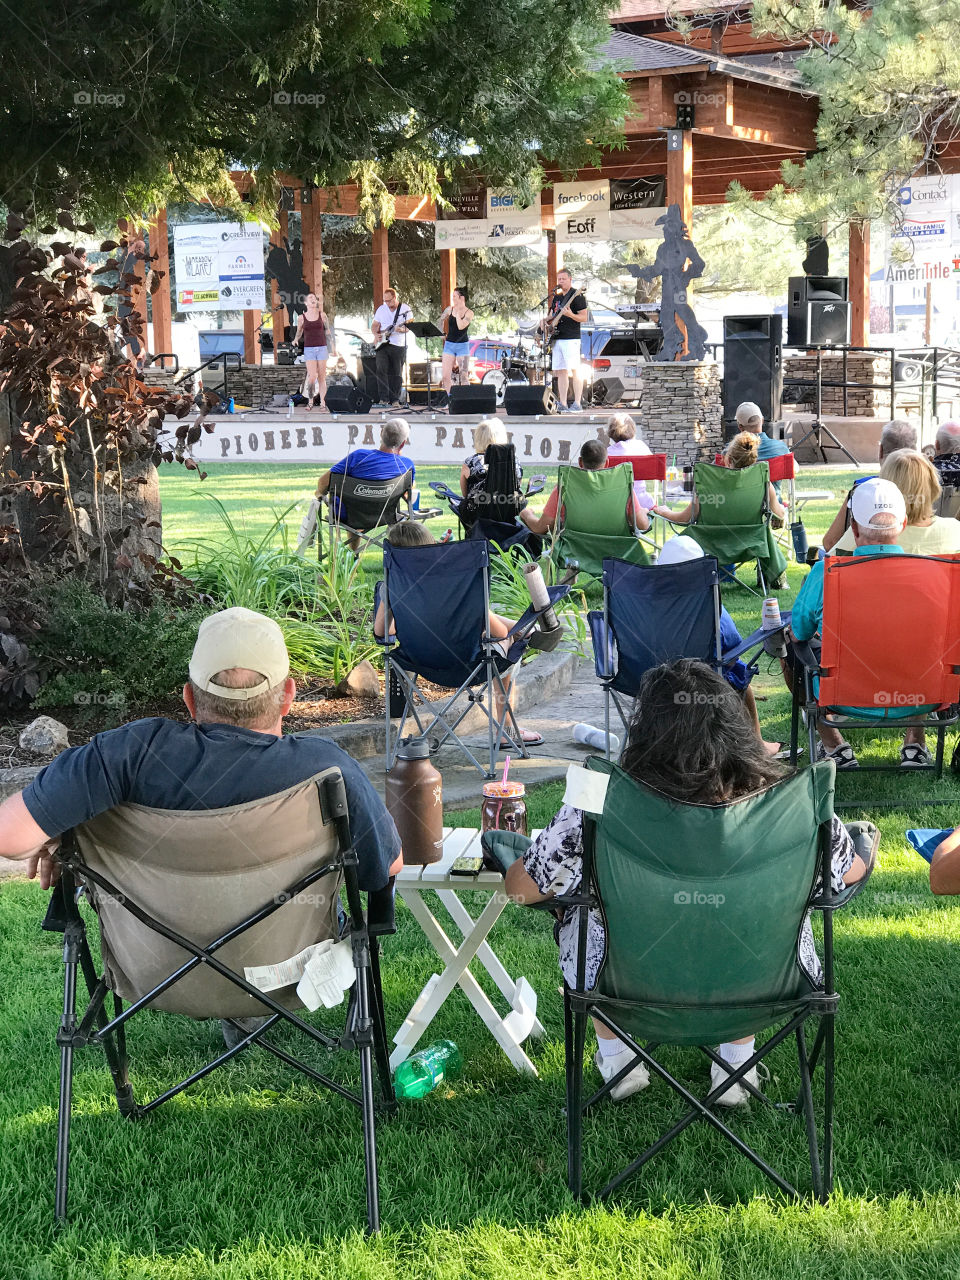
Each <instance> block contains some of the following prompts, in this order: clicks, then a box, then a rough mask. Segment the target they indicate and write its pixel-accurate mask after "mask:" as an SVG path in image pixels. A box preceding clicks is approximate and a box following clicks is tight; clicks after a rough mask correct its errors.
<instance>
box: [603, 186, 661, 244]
mask: <svg viewBox="0 0 960 1280" xmlns="http://www.w3.org/2000/svg"><path fill="white" fill-rule="evenodd" d="M666 197H667V179H666V175H665V174H656V175H655V176H654V177H652V178H629V179H624V178H611V180H610V239H611V240H659V239H661V238H662V235H663V229H662V228H661V227H658V226H657V219H658V218H659V217H661V216H662V215H663V214H664V212H665V211H666Z"/></svg>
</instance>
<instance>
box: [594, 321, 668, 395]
mask: <svg viewBox="0 0 960 1280" xmlns="http://www.w3.org/2000/svg"><path fill="white" fill-rule="evenodd" d="M580 346H581V350H582V351H583V357H584V363H585V364H586V365H587V366H588V368H589V381H590V383H591V385H592V384H593V383H594V382H596V381H597V379H602V378H619V379H620V381H621V382H622V383H623V397H622V398H623V401H624V403H626V404H636V403H637V402H638V401H639V399H640V388H641V385H642V382H643V366H644V365H645V364H646V363H647V362H648V361H650V360H652V359H653V358H654V356H656V354H657V353H658V352H659V350H660V348H661V347H662V346H663V332H662V330H661V329H660V328H659V326H658V325H653V324H641V325H638V326H637V328H636V331H634V328H633V326H632V325H631V326H630V327H629V328H626V327H621V328H619V329H593V330H590V331H585V332H584V333H583V335H582V337H581V340H580ZM585 394H586V393H585ZM592 398H593V397H592V394H591V396H590V399H592Z"/></svg>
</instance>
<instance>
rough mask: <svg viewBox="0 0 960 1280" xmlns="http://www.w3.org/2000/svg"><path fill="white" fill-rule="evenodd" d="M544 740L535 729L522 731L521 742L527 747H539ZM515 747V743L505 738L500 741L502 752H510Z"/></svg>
mask: <svg viewBox="0 0 960 1280" xmlns="http://www.w3.org/2000/svg"><path fill="white" fill-rule="evenodd" d="M543 740H544V738H543V734H542V733H537V732H536V730H535V729H521V730H520V741H521V742H522V743H523V745H524V746H525V747H539V746H540V744H541V743H542V742H543ZM514 745H515V744H514V743H513V742H510V741H509V740H507V739H504V738H501V739H500V750H501V751H508V750H510V748H511V747H514Z"/></svg>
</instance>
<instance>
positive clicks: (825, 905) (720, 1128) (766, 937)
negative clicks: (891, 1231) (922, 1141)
mask: <svg viewBox="0 0 960 1280" xmlns="http://www.w3.org/2000/svg"><path fill="white" fill-rule="evenodd" d="M587 768H588V769H590V770H591V771H595V772H598V773H601V774H604V775H605V776H606V778H607V779H608V782H607V788H606V794H605V797H604V799H603V800H602V802H601V804H600V806H599V808H600V810H601V811H600V812H599V813H590V812H587V813H585V814H584V841H583V844H584V867H583V879H582V885H583V886H584V887H585V889H586V892H583V891H582V892H581V893H580V894H579V895H577V896H575V897H571V898H569V899H564V898H559V899H553V900H552V901H551V902H550V903H549V904H548V905H549V906H551V907H554V908H556V907H557V906H560V907H565V906H570V907H573V908H574V909H576V910H577V911H578V912H579V930H580V933H579V946H578V954H579V960H578V965H579V969H578V980H577V983H576V986H575V987H573V988H570V987H567V986H566V985H565V987H564V1015H565V1018H564V1022H565V1041H566V1078H567V1105H566V1112H567V1167H568V1181H569V1187H570V1191H571V1193H572V1194H573V1195H574V1196H575V1197H577V1199H582V1198H583V1186H582V1142H583V1117H584V1114H585V1113H586V1112H587V1111H589V1110H590V1109H591V1108H592V1107H593V1106H595V1105H596V1103H597V1102H599V1101H600V1100H601V1099H602V1098H604V1097H605V1096H606V1095H607V1094H608V1093H609V1092H610V1090H611V1089H612V1088H613V1087H614V1086H615V1085H616V1084H618V1083H619V1082H620V1080H621V1079H623V1078H624V1077H625V1076H626V1075H627V1074H628V1072H629V1071H631V1070H632V1069H633V1068H634V1067H635V1066H636V1065H637V1062H638V1060H639V1061H641V1062H642V1063H643V1064H644V1065H645V1066H646V1067H647V1069H648V1070H649V1071H650V1073H651V1075H655V1076H658V1077H659V1078H660V1079H661V1080H663V1081H664V1082H665V1083H666V1084H667V1085H668V1086H669V1088H670V1089H671V1090H673V1092H675V1093H676V1094H677V1095H678V1096H679V1097H680V1098H681V1099H682V1100H683V1102H684V1104H685V1106H686V1108H687V1110H686V1111H685V1114H684V1115H682V1116H681V1117H680V1118H678V1119H677V1121H676V1123H675V1124H673V1125H672V1126H671V1127H670V1128H669V1129H668V1130H667V1131H666V1132H665V1133H664V1134H663V1135H662V1136H661V1137H660V1138H659V1139H658V1140H657V1141H656V1142H654V1143H653V1144H652V1145H651V1146H649V1147H647V1148H646V1150H644V1151H643V1152H641V1154H640V1155H638V1156H637V1157H636V1158H635V1159H634V1160H632V1161H630V1163H629V1164H627V1165H626V1166H625V1168H623V1169H622V1170H620V1172H618V1173H617V1174H616V1175H615V1176H614V1177H612V1178H611V1179H610V1180H609V1181H608V1182H607V1183H606V1185H605V1186H604V1187H603V1188H602V1190H601V1191H600V1192H599V1195H598V1197H597V1198H599V1199H606V1198H607V1197H608V1196H609V1195H611V1194H612V1193H613V1192H614V1191H615V1190H616V1189H617V1188H618V1187H619V1186H620V1185H621V1184H622V1183H623V1182H625V1181H626V1180H627V1179H628V1178H630V1177H633V1176H634V1175H635V1174H636V1173H638V1172H639V1171H640V1169H642V1168H643V1166H644V1165H645V1164H646V1163H647V1162H648V1161H649V1160H650V1159H652V1158H653V1157H654V1156H655V1155H656V1154H657V1153H658V1152H659V1151H660V1150H662V1148H663V1147H664V1146H666V1145H667V1143H668V1142H671V1141H672V1140H673V1139H674V1138H676V1137H677V1136H678V1135H679V1134H680V1133H682V1132H683V1131H684V1130H685V1129H686V1128H688V1127H689V1126H690V1125H691V1124H694V1123H696V1122H697V1121H702V1122H704V1123H705V1124H708V1125H710V1126H712V1127H713V1128H714V1129H716V1130H717V1132H718V1133H720V1134H721V1135H722V1136H723V1137H725V1138H726V1139H727V1140H728V1141H729V1142H731V1143H732V1144H733V1146H734V1147H735V1148H736V1149H737V1150H738V1151H739V1152H740V1153H741V1154H742V1155H745V1156H746V1157H747V1158H748V1159H749V1160H751V1161H752V1162H753V1163H754V1164H755V1165H756V1167H757V1168H758V1169H760V1171H761V1172H762V1173H764V1174H765V1175H766V1176H767V1177H768V1178H770V1179H771V1180H772V1181H773V1182H774V1183H775V1184H776V1185H777V1186H778V1187H779V1188H780V1189H781V1190H782V1191H784V1192H785V1193H786V1194H788V1195H791V1196H797V1195H799V1194H800V1193H799V1191H798V1190H797V1188H796V1187H795V1186H794V1185H793V1184H792V1183H791V1182H789V1181H788V1180H787V1178H786V1177H784V1176H783V1174H782V1173H779V1172H777V1170H775V1169H774V1168H773V1167H772V1166H771V1165H770V1164H768V1163H767V1161H765V1160H764V1159H763V1158H762V1157H761V1156H760V1155H759V1154H758V1153H757V1152H756V1151H755V1150H754V1149H753V1148H752V1147H750V1146H749V1145H748V1144H747V1143H746V1142H745V1141H744V1140H743V1138H741V1137H740V1136H738V1135H737V1134H736V1133H735V1132H734V1131H733V1129H732V1128H731V1127H730V1126H729V1125H728V1124H727V1123H725V1121H724V1120H722V1119H721V1118H720V1114H719V1111H718V1104H717V1101H716V1099H717V1097H718V1096H720V1095H721V1094H722V1092H724V1091H725V1089H726V1087H727V1084H728V1083H729V1081H733V1082H738V1083H739V1084H741V1085H742V1086H743V1087H744V1088H745V1089H747V1091H748V1092H749V1093H750V1094H751V1095H752V1096H753V1098H755V1099H756V1100H758V1101H759V1102H760V1103H761V1104H763V1105H765V1106H769V1107H770V1108H771V1109H772V1110H776V1111H785V1112H788V1113H797V1114H802V1115H803V1118H804V1124H805V1130H806V1139H807V1145H808V1151H809V1159H810V1172H811V1179H812V1183H813V1191H814V1194H815V1196H816V1197H817V1198H818V1199H819V1200H821V1201H824V1200H826V1199H827V1197H828V1196H829V1194H830V1192H831V1189H832V1187H833V1111H834V1019H835V1014H836V1008H837V1003H838V1000H839V997H838V995H837V993H836V990H835V987H834V956H833V912H834V911H835V910H837V909H838V908H839V907H842V906H845V905H846V904H847V903H848V902H849V901H850V899H851V898H852V897H853V896H854V895H855V893H857V892H858V891H859V890H860V889H861V888H862V887H863V884H864V883H865V882H866V879H867V877H868V876H869V874H870V872H871V870H872V868H873V863H874V861H875V858H876V849H877V844H878V840H879V837H878V833H877V831H876V828H875V827H872V826H870V824H868V823H860V824H856V825H855V826H854V827H853V828H851V829H850V832H851V835H852V836H853V838H854V843H855V844H856V846H857V852H858V853H859V854H860V856H861V857H862V858H863V860H864V862H865V863H866V865H867V876H865V877H864V878H863V880H861V881H860V882H859V883H858V884H857V885H852V886H850V887H848V888H846V889H844V891H843V892H841V893H839V894H834V893H833V892H832V891H831V878H830V865H829V864H830V824H831V818H832V814H833V781H834V768H833V764H832V762H829V761H828V762H824V763H823V764H819V765H817V766H815V767H814V768H813V769H808V770H804V771H803V772H802V773H797V774H793V775H791V776H790V777H788V778H786V779H784V780H783V781H782V782H779V783H777V784H775V785H774V786H772V787H768V788H766V789H765V790H763V791H760V792H756V793H754V794H752V795H750V796H746V797H744V798H743V799H741V800H738V801H734V802H733V803H732V804H728V805H705V804H687V803H685V802H683V801H680V800H675V799H672V798H669V797H667V796H664V795H661V794H660V793H658V792H656V791H653V790H652V789H650V788H648V787H645V786H644V785H643V784H642V783H640V782H638V781H636V780H635V779H634V778H632V777H630V775H629V774H626V773H624V772H623V770H622V769H620V768H619V767H618V766H617V765H615V764H612V763H611V762H610V761H607V760H604V759H603V758H602V757H600V756H594V757H591V758H590V759H589V760H588V761H587ZM590 906H592V907H595V908H599V910H600V911H601V913H602V915H603V919H604V923H605V926H606V955H605V959H604V962H603V965H602V968H601V970H600V973H599V976H598V978H597V985H596V987H595V988H593V989H590V990H587V989H585V983H584V970H585V962H586V945H585V944H586V937H587V908H588V907H590ZM808 910H813V911H820V912H821V913H822V916H823V962H822V963H823V985H822V987H819V988H818V987H816V986H814V985H813V983H812V982H811V980H810V979H809V978H808V977H807V975H806V974H805V973H804V971H803V970H802V969H801V968H800V966H799V964H798V962H797V938H798V935H799V932H800V928H801V925H802V921H803V918H804V916H805V914H806V912H807V911H808ZM588 1016H592V1017H595V1018H597V1019H598V1021H600V1022H601V1023H603V1025H604V1026H605V1027H607V1028H609V1030H610V1031H611V1032H613V1033H614V1034H616V1035H618V1036H620V1038H621V1039H622V1040H624V1041H625V1042H626V1044H627V1045H628V1046H629V1047H630V1049H631V1050H632V1051H633V1053H634V1055H635V1056H634V1057H633V1058H632V1059H631V1061H630V1063H629V1065H628V1066H626V1067H624V1069H623V1071H621V1072H620V1073H619V1074H618V1075H616V1076H615V1077H614V1078H613V1079H612V1080H610V1081H608V1082H607V1083H605V1084H604V1085H603V1087H602V1088H600V1089H599V1090H598V1091H597V1092H595V1093H592V1094H590V1096H588V1097H587V1098H586V1101H584V1099H583V1092H584V1090H583V1057H584V1042H585V1035H586V1026H587V1017H588ZM811 1018H816V1019H817V1021H818V1024H819V1025H818V1026H817V1031H816V1036H815V1039H814V1042H813V1046H812V1048H808V1044H807V1038H806V1024H807V1022H808V1020H809V1019H811ZM773 1028H776V1030H773ZM770 1031H772V1034H770V1035H769V1038H768V1039H766V1040H765V1041H763V1043H760V1044H759V1045H758V1047H757V1049H756V1052H755V1053H754V1055H753V1056H752V1057H751V1058H750V1059H749V1060H748V1061H747V1062H745V1063H744V1064H743V1065H742V1066H740V1067H738V1068H736V1069H731V1071H730V1076H729V1081H727V1082H724V1084H723V1085H722V1086H718V1087H717V1089H716V1090H714V1091H712V1092H708V1093H706V1094H705V1095H704V1096H702V1097H698V1096H697V1094H696V1093H694V1092H692V1091H691V1089H690V1088H689V1087H688V1086H687V1085H685V1084H683V1083H682V1082H681V1080H679V1079H678V1078H677V1077H676V1076H675V1075H674V1074H672V1073H671V1071H670V1070H668V1069H667V1067H666V1066H664V1065H663V1063H662V1062H661V1061H660V1058H659V1057H658V1056H655V1054H656V1051H657V1050H658V1049H659V1047H660V1046H661V1045H670V1046H674V1045H676V1046H696V1047H698V1048H699V1049H700V1050H701V1051H702V1052H703V1053H704V1054H706V1056H707V1057H708V1058H709V1059H710V1060H711V1061H713V1062H719V1061H720V1059H719V1057H718V1055H717V1054H716V1052H715V1051H714V1049H713V1048H712V1046H713V1045H715V1044H717V1043H718V1042H723V1041H729V1040H732V1039H736V1038H739V1037H742V1036H747V1035H750V1034H757V1035H758V1036H760V1033H765V1032H770ZM760 1038H761V1039H762V1037H760ZM789 1038H793V1039H795V1041H796V1052H797V1062H798V1068H799V1091H798V1093H797V1094H796V1095H795V1097H794V1098H793V1099H792V1100H791V1101H789V1102H786V1103H783V1102H781V1103H774V1102H772V1101H771V1100H770V1099H768V1098H766V1097H765V1096H764V1095H763V1094H762V1093H760V1092H759V1091H758V1090H756V1089H754V1088H753V1087H752V1085H751V1084H750V1083H749V1082H748V1081H747V1080H746V1079H744V1077H745V1075H746V1073H747V1072H748V1071H750V1070H752V1069H753V1067H755V1066H756V1065H757V1063H759V1062H761V1061H763V1060H764V1059H765V1058H767V1056H768V1055H769V1054H770V1053H771V1052H772V1051H773V1050H774V1049H775V1048H777V1046H778V1045H780V1044H782V1043H783V1042H784V1041H786V1040H788V1039H789ZM821 1063H822V1068H823V1083H822V1135H823V1136H822V1147H821V1142H820V1135H819V1134H818V1126H817V1115H816V1108H815V1104H814V1079H815V1072H816V1068H817V1066H818V1065H821ZM754 1105H755V1104H754ZM640 1119H641V1117H640V1116H639V1115H638V1116H637V1120H638V1121H639V1120H640Z"/></svg>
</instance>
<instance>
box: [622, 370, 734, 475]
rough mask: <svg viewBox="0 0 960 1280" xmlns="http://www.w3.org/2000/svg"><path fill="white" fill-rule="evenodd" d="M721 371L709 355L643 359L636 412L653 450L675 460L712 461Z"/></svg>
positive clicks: (717, 444) (719, 443) (719, 442)
mask: <svg viewBox="0 0 960 1280" xmlns="http://www.w3.org/2000/svg"><path fill="white" fill-rule="evenodd" d="M722 407H723V406H722V400H721V396H720V373H719V370H718V369H717V366H716V364H715V363H714V362H713V361H712V360H709V361H706V360H705V361H703V362H702V363H694V362H692V361H691V362H689V363H680V364H657V363H653V364H645V365H644V366H643V386H642V390H641V393H640V410H639V414H638V416H639V418H640V420H641V422H642V424H643V438H644V440H646V442H647V444H649V446H650V448H651V449H652V450H653V451H654V453H665V454H666V455H667V459H668V462H669V463H672V462H673V457H674V454H675V455H676V458H677V465H678V466H681V467H682V466H688V465H691V464H692V463H694V462H699V461H702V460H707V461H712V460H713V456H714V454H715V453H719V452H720V450H721V449H722V447H723V430H722V426H721V414H722Z"/></svg>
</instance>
